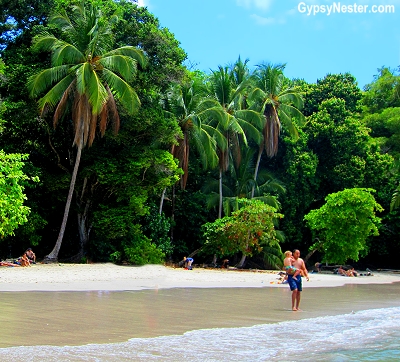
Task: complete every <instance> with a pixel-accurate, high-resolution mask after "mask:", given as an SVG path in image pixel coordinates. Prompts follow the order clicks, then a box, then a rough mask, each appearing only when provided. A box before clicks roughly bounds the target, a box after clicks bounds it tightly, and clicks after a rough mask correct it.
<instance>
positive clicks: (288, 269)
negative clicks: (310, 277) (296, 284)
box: [283, 250, 301, 281]
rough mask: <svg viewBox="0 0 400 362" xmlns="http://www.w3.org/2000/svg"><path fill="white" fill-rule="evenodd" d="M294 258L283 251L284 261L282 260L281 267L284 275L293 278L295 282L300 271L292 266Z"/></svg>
mask: <svg viewBox="0 0 400 362" xmlns="http://www.w3.org/2000/svg"><path fill="white" fill-rule="evenodd" d="M293 262H294V258H293V255H292V252H291V251H289V250H288V251H285V259H284V260H283V266H284V267H285V270H286V273H288V274H290V275H292V276H293V279H294V280H296V281H297V278H296V277H297V276H298V275H300V273H301V271H300V270H299V269H297V268H296V267H294V266H293Z"/></svg>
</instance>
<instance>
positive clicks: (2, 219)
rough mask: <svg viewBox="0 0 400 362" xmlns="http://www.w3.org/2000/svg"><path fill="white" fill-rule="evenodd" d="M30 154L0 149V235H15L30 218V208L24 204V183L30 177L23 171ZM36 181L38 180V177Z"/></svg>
mask: <svg viewBox="0 0 400 362" xmlns="http://www.w3.org/2000/svg"><path fill="white" fill-rule="evenodd" d="M27 157H28V155H21V154H6V153H5V152H4V151H3V150H0V236H1V237H2V238H3V237H4V236H7V235H14V230H15V229H16V228H17V227H18V226H19V225H21V224H24V223H26V222H27V220H28V218H27V217H28V215H29V213H30V209H29V207H27V206H24V202H25V200H26V196H25V194H24V186H23V183H24V181H25V180H28V179H29V177H28V176H27V175H25V174H24V173H23V171H22V168H23V166H24V162H23V161H24V160H26V159H27ZM34 181H38V179H37V178H35V179H34Z"/></svg>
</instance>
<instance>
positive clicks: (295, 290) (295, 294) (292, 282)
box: [288, 249, 309, 311]
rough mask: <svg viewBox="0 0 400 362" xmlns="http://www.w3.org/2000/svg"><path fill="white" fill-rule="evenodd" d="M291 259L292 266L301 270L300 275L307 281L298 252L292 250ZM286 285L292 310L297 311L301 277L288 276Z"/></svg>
mask: <svg viewBox="0 0 400 362" xmlns="http://www.w3.org/2000/svg"><path fill="white" fill-rule="evenodd" d="M293 259H294V262H293V266H294V267H295V268H297V269H299V270H301V271H302V273H301V274H302V275H304V276H305V277H306V278H307V280H309V278H308V271H307V268H306V264H305V263H304V260H303V259H302V258H300V250H298V249H295V250H293ZM296 279H297V280H296ZM288 284H289V287H290V290H291V291H292V310H293V311H298V310H299V306H300V298H301V292H302V291H303V285H302V280H301V275H298V276H297V277H296V278H293V275H288Z"/></svg>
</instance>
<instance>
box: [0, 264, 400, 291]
mask: <svg viewBox="0 0 400 362" xmlns="http://www.w3.org/2000/svg"><path fill="white" fill-rule="evenodd" d="M399 281H400V275H399V274H397V275H396V274H389V273H379V272H375V273H374V275H373V276H361V277H357V278H350V277H343V276H338V275H334V274H322V273H321V274H319V273H316V274H310V281H309V282H307V281H304V288H309V287H337V286H341V285H345V284H387V283H394V282H399ZM241 287H245V288H261V287H278V288H279V287H284V288H287V285H281V284H278V275H277V271H261V270H260V271H258V270H254V271H247V270H246V271H236V270H225V269H221V270H214V269H203V268H195V269H193V270H184V269H183V268H172V267H165V266H161V265H146V266H142V267H134V266H118V265H114V264H111V263H104V264H36V265H32V266H31V267H27V268H17V267H1V268H0V291H9V292H17V291H96V290H108V291H129V290H142V289H165V288H241Z"/></svg>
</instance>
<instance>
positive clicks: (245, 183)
mask: <svg viewBox="0 0 400 362" xmlns="http://www.w3.org/2000/svg"><path fill="white" fill-rule="evenodd" d="M241 153H242V160H241V163H240V165H238V167H236V165H235V164H234V163H233V162H231V163H230V165H229V170H228V171H229V172H228V176H229V177H226V178H225V180H224V182H223V193H224V196H223V210H224V214H225V215H227V216H230V215H231V213H232V212H233V211H237V210H238V209H239V206H240V203H239V200H240V199H244V198H246V199H251V198H254V199H257V200H260V201H262V202H263V203H265V204H267V205H270V206H272V207H274V208H275V209H276V210H278V211H279V210H280V203H279V201H278V199H277V197H276V196H274V195H280V194H283V193H284V192H285V191H286V190H285V187H284V185H283V184H282V183H281V182H280V181H279V180H278V179H276V177H274V175H273V174H272V173H270V172H268V171H267V170H265V169H263V170H261V171H260V172H259V173H258V176H257V180H256V181H254V178H253V174H254V150H253V149H251V148H250V147H242V151H241ZM217 183H218V182H217V181H215V182H209V183H207V184H206V185H205V186H204V188H203V192H205V193H206V194H208V195H207V205H208V208H212V207H215V206H217V205H218V199H219V195H218V192H217V190H218V184H217ZM253 189H254V190H255V194H254V195H253V197H252V196H251V194H252V190H253Z"/></svg>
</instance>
